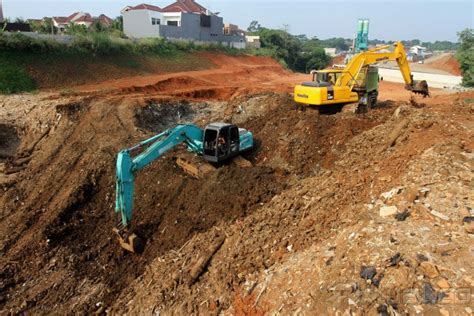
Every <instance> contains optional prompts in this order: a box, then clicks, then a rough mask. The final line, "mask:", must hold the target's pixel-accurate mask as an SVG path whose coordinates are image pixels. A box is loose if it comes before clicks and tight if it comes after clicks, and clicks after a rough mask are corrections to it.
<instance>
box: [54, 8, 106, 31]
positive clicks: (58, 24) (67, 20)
mask: <svg viewBox="0 0 474 316" xmlns="http://www.w3.org/2000/svg"><path fill="white" fill-rule="evenodd" d="M96 20H97V21H99V22H100V23H101V24H102V25H103V26H105V27H110V26H112V23H113V20H112V19H111V18H109V17H108V16H106V15H105V14H101V15H100V16H99V17H98V18H93V17H92V16H91V15H90V14H89V13H86V12H75V13H73V14H71V15H70V16H55V17H53V18H52V21H53V25H54V27H55V28H57V29H58V31H59V32H64V31H65V30H66V28H67V26H68V25H69V24H71V23H72V24H77V25H83V26H85V27H86V28H89V27H91V25H92V24H93V23H94V21H96Z"/></svg>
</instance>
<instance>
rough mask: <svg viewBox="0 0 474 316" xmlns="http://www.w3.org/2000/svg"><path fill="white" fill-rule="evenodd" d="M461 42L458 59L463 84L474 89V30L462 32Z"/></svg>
mask: <svg viewBox="0 0 474 316" xmlns="http://www.w3.org/2000/svg"><path fill="white" fill-rule="evenodd" d="M458 35H459V40H460V42H461V44H460V46H459V48H458V50H457V52H456V58H457V60H458V61H459V64H460V66H461V72H462V84H463V86H465V87H474V29H465V30H464V31H462V32H460V33H459V34H458Z"/></svg>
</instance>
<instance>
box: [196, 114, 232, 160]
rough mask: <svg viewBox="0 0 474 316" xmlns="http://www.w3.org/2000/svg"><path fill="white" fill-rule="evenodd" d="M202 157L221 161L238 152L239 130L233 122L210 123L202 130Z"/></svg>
mask: <svg viewBox="0 0 474 316" xmlns="http://www.w3.org/2000/svg"><path fill="white" fill-rule="evenodd" d="M203 145H204V146H203V147H204V159H205V160H207V161H210V162H216V163H217V162H221V161H224V160H227V159H229V158H232V157H235V156H237V155H239V154H240V132H239V128H238V127H237V126H236V125H233V124H226V123H212V124H209V125H208V126H207V127H206V129H205V131H204V144H203Z"/></svg>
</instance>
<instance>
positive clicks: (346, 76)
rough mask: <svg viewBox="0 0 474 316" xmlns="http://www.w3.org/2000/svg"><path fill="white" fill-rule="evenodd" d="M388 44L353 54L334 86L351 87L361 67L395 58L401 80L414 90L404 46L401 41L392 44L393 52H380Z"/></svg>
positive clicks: (387, 46)
mask: <svg viewBox="0 0 474 316" xmlns="http://www.w3.org/2000/svg"><path fill="white" fill-rule="evenodd" d="M389 47H390V45H385V46H381V47H377V48H375V49H372V50H369V51H366V52H363V53H360V54H357V55H355V56H354V57H353V58H352V59H351V60H350V62H349V64H348V65H347V67H346V68H345V69H344V71H343V74H342V76H341V77H340V78H339V80H338V81H337V82H336V86H346V85H347V86H350V87H351V89H352V87H353V86H354V84H355V80H354V78H356V77H357V74H358V73H359V72H360V70H361V69H362V67H364V66H366V65H371V64H375V63H379V62H381V61H385V60H395V61H396V62H397V64H398V67H399V68H400V72H401V73H402V77H403V80H404V81H405V84H406V86H407V89H409V90H414V89H415V88H416V87H415V85H416V83H415V82H414V81H413V78H412V75H411V71H410V65H409V64H408V60H407V55H406V54H405V48H404V47H403V44H402V43H401V42H397V43H395V44H394V47H395V48H394V50H393V52H389V53H381V52H380V51H381V50H384V49H387V48H389Z"/></svg>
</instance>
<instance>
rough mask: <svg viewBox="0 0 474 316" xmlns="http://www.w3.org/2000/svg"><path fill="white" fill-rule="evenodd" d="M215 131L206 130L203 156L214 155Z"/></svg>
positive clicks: (215, 144)
mask: <svg viewBox="0 0 474 316" xmlns="http://www.w3.org/2000/svg"><path fill="white" fill-rule="evenodd" d="M216 146H217V131H216V130H213V129H208V130H206V133H205V135H204V154H205V155H209V156H215V155H216Z"/></svg>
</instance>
